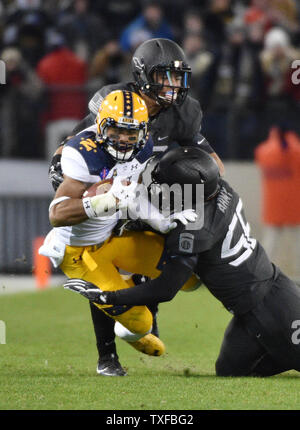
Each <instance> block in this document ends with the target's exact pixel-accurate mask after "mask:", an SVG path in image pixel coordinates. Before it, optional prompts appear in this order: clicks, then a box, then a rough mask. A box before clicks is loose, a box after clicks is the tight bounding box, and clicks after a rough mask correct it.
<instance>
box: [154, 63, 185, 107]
mask: <svg viewBox="0 0 300 430" xmlns="http://www.w3.org/2000/svg"><path fill="white" fill-rule="evenodd" d="M190 76H191V69H190V68H189V67H188V66H185V65H184V64H183V63H182V62H181V61H175V62H173V63H172V64H171V65H170V66H160V65H158V66H155V67H154V68H153V70H152V72H151V82H150V84H149V85H150V88H149V93H148V95H150V96H152V98H154V99H155V100H156V101H157V102H158V103H159V104H161V105H170V104H181V103H182V102H183V101H184V100H185V98H186V96H187V93H188V90H189V88H190Z"/></svg>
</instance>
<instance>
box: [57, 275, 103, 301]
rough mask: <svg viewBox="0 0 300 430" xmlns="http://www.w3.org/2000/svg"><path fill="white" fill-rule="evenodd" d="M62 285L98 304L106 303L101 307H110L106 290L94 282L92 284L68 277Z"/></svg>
mask: <svg viewBox="0 0 300 430" xmlns="http://www.w3.org/2000/svg"><path fill="white" fill-rule="evenodd" d="M63 287H64V288H65V289H66V290H70V291H74V292H75V293H79V294H81V295H82V296H84V297H85V298H87V299H88V300H90V301H91V302H93V303H97V304H98V305H107V306H103V307H111V305H110V304H108V303H107V300H108V297H107V293H106V291H102V290H101V289H100V288H98V287H97V286H96V285H95V284H92V282H87V281H84V280H83V279H77V278H73V279H68V280H67V282H65V283H64V285H63Z"/></svg>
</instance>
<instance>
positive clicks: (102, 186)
mask: <svg viewBox="0 0 300 430" xmlns="http://www.w3.org/2000/svg"><path fill="white" fill-rule="evenodd" d="M113 181H114V180H113V178H110V179H104V180H103V181H100V182H96V183H95V184H93V185H91V186H90V188H88V189H87V190H86V191H85V192H84V193H83V196H82V197H94V196H98V195H99V194H105V193H107V192H108V191H109V190H110V188H111V186H112V184H113Z"/></svg>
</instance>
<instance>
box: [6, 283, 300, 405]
mask: <svg viewBox="0 0 300 430" xmlns="http://www.w3.org/2000/svg"><path fill="white" fill-rule="evenodd" d="M230 318H231V315H230V314H229V313H228V312H227V311H226V310H225V309H224V308H223V307H222V305H221V304H220V303H219V302H218V301H217V300H216V299H215V298H214V297H212V296H211V295H210V294H209V293H208V291H207V290H206V289H205V288H202V289H200V290H198V291H196V292H193V293H179V294H178V295H177V297H176V298H175V299H174V300H173V302H171V303H165V304H161V305H160V314H159V327H160V335H161V338H162V339H163V340H164V341H165V343H166V347H167V353H166V355H165V356H162V357H148V356H146V355H143V354H140V353H138V352H137V351H135V350H134V349H133V348H131V347H130V346H129V345H127V344H126V343H125V342H123V341H121V340H118V341H117V342H118V351H119V355H120V359H121V363H122V365H123V366H124V367H126V369H127V371H128V376H126V377H119V378H109V377H101V376H98V375H97V374H96V372H95V369H96V363H97V352H96V348H95V339H94V333H93V328H92V324H91V319H90V313H89V306H88V303H87V302H86V300H85V299H84V298H83V297H81V296H79V295H75V294H72V293H71V292H69V291H64V290H63V289H62V288H57V289H49V290H46V291H41V292H37V293H21V294H17V295H6V296H1V297H0V320H3V321H4V322H5V324H6V344H5V345H3V344H2V345H1V344H0V387H1V388H0V409H1V410H11V409H12V410H28V409H30V410H45V409H47V410H68V409H72V410H82V409H89V410H241V409H245V410H269V409H273V410H274V409H280V410H283V409H292V410H296V409H299V405H300V402H299V382H300V379H299V376H300V375H299V374H298V373H297V372H294V371H291V372H286V373H284V374H282V375H279V376H276V377H272V378H217V377H216V376H215V373H214V363H215V360H216V358H217V355H218V351H219V348H220V345H221V341H222V337H223V332H224V329H225V327H226V325H227V323H228V321H229V320H230Z"/></svg>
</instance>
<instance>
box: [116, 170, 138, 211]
mask: <svg viewBox="0 0 300 430" xmlns="http://www.w3.org/2000/svg"><path fill="white" fill-rule="evenodd" d="M126 182H128V181H127V180H126V179H124V178H121V177H119V176H117V177H116V178H115V179H114V182H113V184H112V187H111V189H110V190H109V192H111V193H112V194H113V196H114V197H116V198H117V199H118V208H120V209H124V208H127V207H128V205H129V203H130V202H132V201H133V200H134V199H135V196H136V189H137V187H138V185H139V184H138V183H137V182H134V181H131V182H130V183H129V185H127V184H126Z"/></svg>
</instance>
